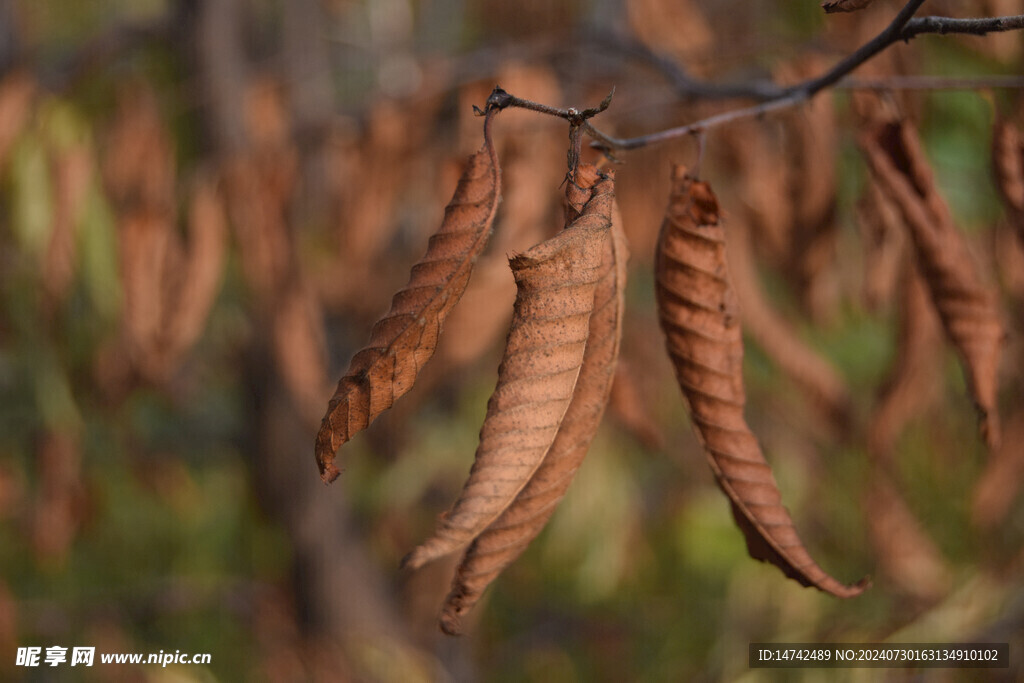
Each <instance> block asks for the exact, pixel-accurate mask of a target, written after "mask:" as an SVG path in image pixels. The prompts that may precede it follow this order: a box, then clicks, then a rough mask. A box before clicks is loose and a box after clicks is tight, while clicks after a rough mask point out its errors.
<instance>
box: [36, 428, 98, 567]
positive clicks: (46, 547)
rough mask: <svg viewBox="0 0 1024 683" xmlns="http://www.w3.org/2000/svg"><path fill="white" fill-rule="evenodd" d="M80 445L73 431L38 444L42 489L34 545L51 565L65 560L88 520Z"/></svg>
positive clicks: (49, 436) (44, 437)
mask: <svg viewBox="0 0 1024 683" xmlns="http://www.w3.org/2000/svg"><path fill="white" fill-rule="evenodd" d="M79 441H80V439H79V437H78V435H77V434H76V433H75V432H74V430H64V431H56V430H50V431H47V432H46V433H44V434H43V435H42V437H41V438H40V440H39V445H38V450H37V453H36V463H37V466H38V468H39V480H40V486H39V497H38V499H37V500H36V502H35V505H34V508H33V520H32V521H33V529H32V531H33V534H32V541H33V547H34V549H35V552H36V554H37V555H38V556H39V557H41V558H45V559H47V560H50V561H55V562H62V561H63V560H64V558H65V557H66V556H67V553H68V550H69V548H70V546H71V543H72V542H73V541H74V538H75V536H76V535H77V534H78V529H79V527H80V525H81V524H82V520H83V517H84V516H85V515H84V508H85V500H86V496H85V490H84V487H83V485H82V454H81V445H80V443H79Z"/></svg>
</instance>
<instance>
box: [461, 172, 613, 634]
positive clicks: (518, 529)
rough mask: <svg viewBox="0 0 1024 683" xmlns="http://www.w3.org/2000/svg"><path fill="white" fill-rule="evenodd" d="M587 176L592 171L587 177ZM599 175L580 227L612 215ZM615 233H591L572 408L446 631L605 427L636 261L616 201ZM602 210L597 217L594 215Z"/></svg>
mask: <svg viewBox="0 0 1024 683" xmlns="http://www.w3.org/2000/svg"><path fill="white" fill-rule="evenodd" d="M581 175H582V176H588V175H589V177H584V178H581ZM596 180H597V178H596V175H595V169H594V167H593V166H591V165H587V166H584V167H581V168H580V169H578V172H577V174H576V178H575V181H576V186H574V185H573V184H572V183H570V184H569V189H568V192H567V194H569V195H570V197H569V204H570V207H572V208H573V209H577V208H578V209H582V211H583V214H584V218H581V219H579V221H577V223H576V224H575V226H574V227H573V228H571V229H572V230H578V229H580V227H581V226H580V223H581V222H582V221H584V220H586V221H588V222H594V223H597V222H599V221H600V222H603V221H606V220H607V211H608V204H609V203H610V202H611V192H612V180H611V178H608V179H604V180H601V181H599V182H598V183H597V185H596V187H593V193H594V196H593V198H592V199H590V200H589V202H588V203H587V204H586V206H585V207H582V206H580V205H579V200H580V199H581V198H582V195H588V196H589V195H590V194H591V188H590V187H588V186H590V185H593V183H594V182H595V181H596ZM611 210H612V220H611V238H610V239H608V238H604V239H602V238H601V231H602V230H603V228H600V227H598V228H597V229H596V230H595V229H593V228H587V229H588V230H592V232H589V233H588V239H593V240H596V241H598V242H601V243H603V254H602V255H601V266H600V271H599V273H598V281H597V284H596V288H595V290H594V299H593V313H592V314H591V315H590V321H589V330H588V332H587V341H586V348H585V350H584V352H583V364H582V367H581V368H580V371H579V377H578V379H577V382H576V386H575V388H574V390H573V393H572V399H571V401H570V402H569V407H568V408H567V409H566V411H565V416H564V417H563V419H562V422H561V425H560V426H559V427H558V432H557V434H556V436H555V438H554V441H553V442H552V444H551V446H550V448H549V449H548V452H547V454H546V455H545V456H544V459H543V461H542V462H541V464H540V466H539V467H538V468H537V470H536V471H535V472H534V473H533V475H532V476H531V477H530V479H529V481H528V482H527V483H526V486H524V487H523V489H522V490H521V491H520V492H519V494H518V495H517V496H516V497H515V500H514V501H513V502H512V503H511V504H510V505H509V506H508V507H507V508H506V509H505V511H504V512H502V513H501V516H500V517H498V518H497V519H496V520H495V521H494V522H492V523H491V524H490V525H489V526H488V527H487V528H486V529H485V530H484V531H483V532H482V533H481V534H480V535H479V536H477V537H476V538H475V539H474V540H473V543H472V544H471V545H470V546H469V548H468V549H467V550H466V553H465V555H464V557H463V558H462V562H461V563H460V564H459V567H458V569H457V570H456V573H455V579H454V581H453V582H452V590H451V593H450V594H449V595H448V599H447V600H446V602H445V606H444V611H443V613H442V616H441V628H442V629H443V630H444V631H445V632H446V633H449V634H456V633H459V631H460V627H461V619H462V616H463V615H464V614H465V613H466V612H468V611H469V610H470V609H472V607H473V605H475V604H476V602H477V601H478V600H479V599H480V596H481V595H483V592H484V590H485V589H486V588H487V586H488V585H490V583H491V582H492V581H493V580H494V579H495V578H496V577H497V576H498V574H500V573H501V572H502V571H503V570H504V569H505V568H506V567H507V566H509V565H510V564H511V563H512V562H514V561H515V559H516V558H517V557H519V555H520V554H521V553H522V552H523V550H525V549H526V546H527V545H528V544H529V543H530V542H531V541H532V540H533V539H534V538H536V536H537V534H539V533H540V531H541V529H543V528H544V525H545V524H547V522H548V520H549V519H550V518H551V515H552V514H553V513H554V511H555V507H556V506H557V505H558V503H559V501H561V500H562V498H563V496H565V492H566V490H568V488H569V484H570V483H571V482H572V479H573V476H574V475H575V474H576V471H577V470H578V469H579V467H580V465H581V464H582V462H583V458H584V457H585V456H586V454H587V450H588V449H589V448H590V443H591V441H592V440H593V438H594V434H595V433H596V432H597V428H598V425H599V424H600V422H601V416H602V415H603V413H604V409H605V406H606V405H607V403H608V396H609V393H610V391H611V386H612V380H613V377H614V376H615V367H616V361H617V359H618V354H619V346H620V340H621V338H622V309H623V297H624V292H625V281H626V260H627V258H628V252H627V246H626V240H625V236H624V234H623V232H622V227H621V221H620V220H618V217H617V216H616V214H617V211H616V210H615V209H614V204H613V205H612V209H611ZM595 214H597V217H596V218H593V216H594V215H595Z"/></svg>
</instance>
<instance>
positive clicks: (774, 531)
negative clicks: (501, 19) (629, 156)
mask: <svg viewBox="0 0 1024 683" xmlns="http://www.w3.org/2000/svg"><path fill="white" fill-rule="evenodd" d="M655 276H656V295H657V301H658V309H659V319H660V321H661V326H662V330H663V331H664V333H665V337H666V343H667V347H668V352H669V355H670V357H671V358H672V362H673V365H674V367H675V371H676V378H677V379H678V381H679V386H680V387H681V389H682V391H683V396H684V397H685V399H686V402H687V404H688V405H689V408H690V415H691V418H692V420H693V424H694V427H695V429H696V431H697V436H698V438H699V439H700V441H701V443H702V445H703V446H704V450H705V452H706V454H707V456H708V460H709V462H710V464H711V469H712V470H713V472H714V474H715V478H716V480H717V482H718V484H719V486H720V487H721V488H722V490H723V491H724V492H725V493H726V495H727V496H728V497H729V500H730V502H731V504H732V511H733V515H734V517H735V518H736V521H737V524H738V525H739V527H740V529H741V530H742V531H743V534H744V536H745V537H746V541H747V549H748V550H749V552H750V554H751V556H752V557H754V558H755V559H759V560H764V561H767V562H771V563H772V564H774V565H776V566H777V567H779V568H780V569H781V570H782V571H783V573H784V574H785V575H786V576H788V577H790V578H792V579H794V580H796V581H798V582H799V583H800V584H802V585H804V586H814V587H816V588H818V589H820V590H822V591H825V592H828V593H831V594H833V595H836V596H839V597H852V596H854V595H857V594H859V593H860V592H862V591H863V590H864V589H865V588H866V586H867V582H866V581H861V582H860V583H858V584H855V585H852V586H846V585H843V584H842V583H840V582H839V581H837V580H836V579H834V578H832V577H831V576H829V575H828V574H826V573H825V571H824V570H823V569H822V568H821V567H819V566H818V564H817V563H816V562H815V561H814V560H813V559H812V558H811V556H810V554H809V553H808V552H807V550H806V548H805V547H804V545H803V543H802V542H801V541H800V538H799V537H798V536H797V533H796V529H795V528H794V527H793V521H792V519H791V518H790V515H789V512H788V511H787V510H786V508H784V507H783V506H782V496H781V493H780V492H779V488H778V485H777V484H776V483H775V477H774V476H773V475H772V472H771V468H770V467H769V466H768V463H767V462H766V461H765V458H764V455H763V454H762V452H761V447H760V445H759V444H758V442H757V439H756V438H755V437H754V435H753V433H752V432H751V431H750V428H749V427H748V426H747V423H746V421H745V420H744V417H743V407H744V404H745V402H746V395H745V390H744V386H743V341H742V337H741V331H740V320H739V310H738V305H737V300H736V294H735V292H734V291H733V288H732V285H731V283H730V281H729V272H728V267H727V263H726V253H725V232H724V230H723V228H722V226H721V225H719V211H718V202H717V199H716V198H715V195H714V193H713V192H712V190H711V187H710V186H709V185H708V184H707V183H705V182H699V181H697V180H695V179H694V178H692V177H690V176H689V175H687V173H686V169H685V168H683V167H681V166H677V167H675V169H674V171H673V188H672V194H671V198H670V200H669V206H668V211H667V213H666V216H665V221H664V223H663V224H662V229H661V234H660V236H659V240H658V251H657V254H656V263H655Z"/></svg>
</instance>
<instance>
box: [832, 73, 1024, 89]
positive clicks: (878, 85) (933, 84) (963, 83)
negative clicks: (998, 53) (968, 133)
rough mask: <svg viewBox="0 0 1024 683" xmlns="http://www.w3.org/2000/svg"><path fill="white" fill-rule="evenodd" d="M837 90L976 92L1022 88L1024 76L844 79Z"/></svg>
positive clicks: (836, 85)
mask: <svg viewBox="0 0 1024 683" xmlns="http://www.w3.org/2000/svg"><path fill="white" fill-rule="evenodd" d="M834 87H835V88H836V89H837V90H978V89H981V88H1014V89H1021V88H1024V76H1008V75H1004V76H1000V75H984V76H888V77H885V78H867V79H862V78H844V79H843V80H841V81H839V82H838V83H836V84H835V86H834Z"/></svg>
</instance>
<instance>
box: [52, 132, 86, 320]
mask: <svg viewBox="0 0 1024 683" xmlns="http://www.w3.org/2000/svg"><path fill="white" fill-rule="evenodd" d="M52 173H53V186H54V191H53V194H54V202H53V223H52V228H51V230H50V241H49V244H48V245H47V248H46V253H45V255H44V256H43V263H42V272H43V286H44V288H45V290H46V295H47V303H48V305H53V304H56V303H57V302H59V301H60V300H61V299H63V298H64V294H65V293H66V292H67V289H68V287H69V286H70V285H71V280H72V278H73V277H74V275H75V245H76V241H77V240H76V234H75V228H76V223H77V221H78V218H79V215H80V213H81V210H82V207H83V201H84V200H85V193H86V190H87V189H88V185H89V180H90V178H91V176H92V150H90V149H89V148H87V147H85V146H83V145H75V146H72V147H69V148H68V149H65V150H61V151H60V152H58V153H57V155H56V157H55V158H54V160H53V170H52Z"/></svg>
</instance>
